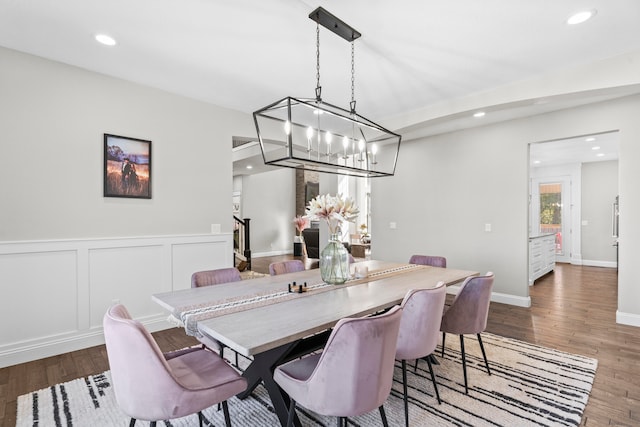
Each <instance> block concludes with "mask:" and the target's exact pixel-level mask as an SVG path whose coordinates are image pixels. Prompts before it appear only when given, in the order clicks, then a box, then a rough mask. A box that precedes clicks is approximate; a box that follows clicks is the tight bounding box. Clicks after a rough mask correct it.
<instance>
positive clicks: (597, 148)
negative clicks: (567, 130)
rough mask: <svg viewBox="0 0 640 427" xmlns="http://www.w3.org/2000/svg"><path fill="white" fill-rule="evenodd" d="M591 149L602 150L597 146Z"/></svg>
mask: <svg viewBox="0 0 640 427" xmlns="http://www.w3.org/2000/svg"><path fill="white" fill-rule="evenodd" d="M591 149H592V150H599V149H600V147H598V146H597V145H595V146H593V147H591Z"/></svg>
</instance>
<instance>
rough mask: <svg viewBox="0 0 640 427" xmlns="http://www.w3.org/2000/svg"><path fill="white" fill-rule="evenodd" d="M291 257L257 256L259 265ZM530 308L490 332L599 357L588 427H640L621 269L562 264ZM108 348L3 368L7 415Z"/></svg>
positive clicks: (1, 406)
mask: <svg viewBox="0 0 640 427" xmlns="http://www.w3.org/2000/svg"><path fill="white" fill-rule="evenodd" d="M290 258H291V257H287V256H283V257H270V258H256V259H254V260H253V270H254V271H257V272H261V273H267V272H268V266H269V263H270V262H272V261H276V260H282V259H290ZM530 294H531V299H532V306H531V308H521V307H514V306H509V305H505V304H498V303H491V308H490V313H489V324H488V327H487V331H488V332H492V333H495V334H499V335H503V336H507V337H512V338H516V339H520V340H523V341H528V342H532V343H536V344H540V345H544V346H548V347H553V348H557V349H559V350H563V351H568V352H572V353H579V354H583V355H586V356H590V357H594V358H597V359H598V362H599V363H598V370H597V373H596V378H595V382H594V385H593V391H592V393H591V396H590V398H589V403H588V405H587V408H586V411H585V413H584V416H583V419H582V425H583V426H589V427H594V426H604V425H616V426H638V425H640V329H639V328H635V327H631V326H623V325H618V324H616V323H615V312H616V308H617V274H616V271H615V270H614V269H608V268H597V267H579V266H571V265H563V264H559V265H558V267H557V269H556V271H555V272H553V273H550V274H548V275H546V276H544V277H543V278H541V279H539V280H538V281H537V282H536V284H535V285H534V286H533V287H531V288H530ZM154 336H155V338H156V340H157V341H158V343H159V345H160V347H161V348H162V349H163V350H164V351H169V350H174V349H178V348H182V347H185V346H187V345H192V344H195V343H196V341H195V340H194V339H193V338H191V337H188V336H186V335H185V334H184V332H183V331H182V330H180V329H177V328H173V329H169V330H166V331H162V332H158V333H155V334H154ZM108 368H109V366H108V362H107V354H106V351H105V347H104V346H97V347H92V348H88V349H84V350H80V351H75V352H72V353H66V354H62V355H59V356H54V357H49V358H46V359H41V360H36V361H33V362H28V363H24V364H20V365H15V366H10V367H7V368H2V369H0V420H1V421H2V422H1V425H2V426H5V427H14V426H15V421H16V400H17V397H18V396H19V395H21V394H24V393H28V392H30V391H33V390H38V389H41V388H44V387H48V386H51V385H53V384H56V383H59V382H63V381H69V380H72V379H74V378H78V377H82V376H86V375H90V374H95V373H99V372H102V371H104V370H106V369H108Z"/></svg>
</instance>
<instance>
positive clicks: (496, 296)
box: [447, 285, 531, 307]
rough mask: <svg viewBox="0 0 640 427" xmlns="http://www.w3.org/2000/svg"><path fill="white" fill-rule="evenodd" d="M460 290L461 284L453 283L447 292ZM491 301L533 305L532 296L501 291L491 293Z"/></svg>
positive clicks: (454, 292) (451, 292)
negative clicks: (520, 295) (519, 295)
mask: <svg viewBox="0 0 640 427" xmlns="http://www.w3.org/2000/svg"><path fill="white" fill-rule="evenodd" d="M459 290H460V286H457V285H453V286H449V287H447V293H448V294H452V295H456V294H457V293H458V291H459ZM491 301H493V302H499V303H501V304H509V305H515V306H518V307H531V297H518V296H515V295H510V294H502V293H499V292H492V293H491Z"/></svg>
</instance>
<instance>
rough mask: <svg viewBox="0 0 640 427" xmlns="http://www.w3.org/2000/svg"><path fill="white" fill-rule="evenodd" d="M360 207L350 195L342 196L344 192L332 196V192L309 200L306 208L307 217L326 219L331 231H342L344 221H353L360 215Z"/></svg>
mask: <svg viewBox="0 0 640 427" xmlns="http://www.w3.org/2000/svg"><path fill="white" fill-rule="evenodd" d="M358 213H359V210H358V207H357V206H356V204H355V203H354V201H353V199H352V198H350V197H342V194H336V195H335V196H332V195H330V194H324V195H319V196H317V197H316V198H314V199H313V200H311V201H310V202H309V205H308V206H307V209H306V218H309V219H317V220H319V219H324V220H325V221H326V222H327V226H328V227H329V233H331V234H336V233H339V232H340V226H341V225H342V223H343V222H353V221H354V220H355V219H356V218H357V217H358Z"/></svg>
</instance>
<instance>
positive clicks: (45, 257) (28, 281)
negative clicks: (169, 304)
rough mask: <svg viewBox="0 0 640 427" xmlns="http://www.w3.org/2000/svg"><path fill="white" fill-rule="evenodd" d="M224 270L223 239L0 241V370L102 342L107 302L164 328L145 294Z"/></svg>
mask: <svg viewBox="0 0 640 427" xmlns="http://www.w3.org/2000/svg"><path fill="white" fill-rule="evenodd" d="M232 265H233V235H232V234H231V233H223V234H207V235H185V236H151V237H131V238H113V239H87V240H57V241H38V242H36V241H29V242H0V286H1V287H2V298H0V301H2V304H1V307H0V324H2V325H3V327H2V331H3V332H2V334H1V335H0V367H4V366H10V365H14V364H17V363H24V362H27V361H30V360H35V359H40V358H43V357H47V356H52V355H55V354H61V353H65V352H68V351H73V350H77V349H80V348H85V347H90V346H94V345H98V344H102V343H104V336H103V334H102V317H103V316H104V313H105V312H106V310H107V308H108V307H109V306H110V305H111V304H113V303H115V302H121V303H123V304H125V305H126V306H127V308H128V309H129V311H130V312H131V314H132V316H133V317H135V318H136V319H138V320H140V321H141V322H143V323H144V324H145V325H146V326H147V327H148V328H149V329H150V330H151V331H155V330H160V329H164V328H168V327H170V326H171V325H170V324H169V323H167V322H166V318H167V313H166V312H164V311H163V310H162V309H161V308H160V307H159V306H158V305H157V304H155V303H153V301H152V300H151V295H152V294H154V293H159V292H167V291H171V290H175V289H185V288H188V287H189V286H190V278H191V273H193V272H194V271H196V270H204V269H209V268H220V267H231V266H232Z"/></svg>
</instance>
